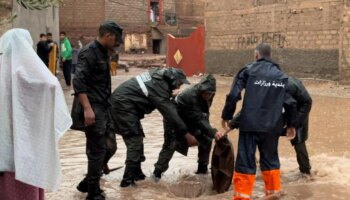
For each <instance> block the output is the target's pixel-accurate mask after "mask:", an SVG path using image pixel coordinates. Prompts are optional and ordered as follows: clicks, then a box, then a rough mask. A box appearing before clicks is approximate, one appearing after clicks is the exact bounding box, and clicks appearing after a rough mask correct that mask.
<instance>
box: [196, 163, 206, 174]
mask: <svg viewBox="0 0 350 200" xmlns="http://www.w3.org/2000/svg"><path fill="white" fill-rule="evenodd" d="M207 173H208V165H203V164H198V169H197V172H196V174H207Z"/></svg>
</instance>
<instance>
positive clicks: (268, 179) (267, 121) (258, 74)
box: [221, 43, 296, 199]
mask: <svg viewBox="0 0 350 200" xmlns="http://www.w3.org/2000/svg"><path fill="white" fill-rule="evenodd" d="M255 58H256V62H255V63H252V64H249V65H247V66H246V67H244V68H243V69H242V70H240V71H239V72H238V74H237V75H236V77H235V79H234V82H233V84H232V87H231V91H230V93H229V94H228V95H227V97H226V103H225V106H224V109H223V111H222V116H221V117H222V125H223V128H225V129H229V128H228V123H229V120H231V119H232V116H233V114H234V112H235V109H236V103H237V101H239V100H240V99H241V91H242V90H243V89H245V93H244V101H243V106H242V110H241V114H240V124H239V141H238V152H237V159H236V165H235V172H234V176H233V184H234V190H235V192H234V198H233V199H251V195H252V192H253V186H254V182H255V174H256V161H255V152H256V147H258V148H259V152H260V168H261V171H262V175H263V180H264V182H265V190H266V195H269V194H272V193H275V192H279V191H280V189H281V186H280V162H279V158H278V139H279V136H280V134H281V132H282V130H283V127H284V120H283V116H282V110H283V108H284V109H285V110H286V115H285V116H286V119H287V127H288V128H287V135H288V137H289V138H293V137H294V136H295V128H294V127H296V121H295V120H296V102H295V100H294V99H293V98H292V97H290V95H289V94H288V93H286V91H285V90H286V87H287V84H288V82H287V81H288V77H287V75H285V74H284V73H283V72H282V71H281V69H280V67H279V66H278V64H276V63H275V62H273V61H272V60H271V47H270V46H269V45H268V44H264V43H262V44H259V45H258V46H257V47H256V50H255Z"/></svg>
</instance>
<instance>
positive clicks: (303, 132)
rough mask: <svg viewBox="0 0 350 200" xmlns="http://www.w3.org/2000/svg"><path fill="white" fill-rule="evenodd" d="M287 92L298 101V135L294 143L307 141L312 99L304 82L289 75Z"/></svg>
mask: <svg viewBox="0 0 350 200" xmlns="http://www.w3.org/2000/svg"><path fill="white" fill-rule="evenodd" d="M287 92H288V93H289V94H290V95H291V96H292V97H293V98H294V99H295V100H296V102H297V127H296V128H297V135H296V137H295V138H294V139H293V141H292V143H294V142H295V143H301V142H305V141H306V140H307V138H308V127H309V123H308V122H309V113H310V111H311V106H312V99H311V97H310V95H309V93H308V92H307V90H306V88H305V87H304V85H303V83H302V82H301V81H300V80H298V79H296V78H294V77H291V76H289V78H288V87H287Z"/></svg>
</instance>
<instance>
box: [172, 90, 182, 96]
mask: <svg viewBox="0 0 350 200" xmlns="http://www.w3.org/2000/svg"><path fill="white" fill-rule="evenodd" d="M180 92H181V90H180V89H175V90H173V92H172V93H171V95H172V96H173V97H176V96H177V95H178V94H180Z"/></svg>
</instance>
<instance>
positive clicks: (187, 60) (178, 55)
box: [166, 27, 205, 76]
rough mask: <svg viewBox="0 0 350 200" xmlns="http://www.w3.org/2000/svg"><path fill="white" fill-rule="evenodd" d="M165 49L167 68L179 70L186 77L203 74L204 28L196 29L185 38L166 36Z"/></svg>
mask: <svg viewBox="0 0 350 200" xmlns="http://www.w3.org/2000/svg"><path fill="white" fill-rule="evenodd" d="M167 48H168V49H167V57H166V63H167V66H169V67H177V68H181V69H182V70H184V71H185V73H186V75H187V76H193V75H198V74H199V73H202V74H203V73H204V72H205V66H204V27H198V28H197V29H196V30H195V31H194V32H193V33H192V34H191V35H190V36H189V37H185V38H175V37H174V36H172V35H170V34H168V36H167Z"/></svg>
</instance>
